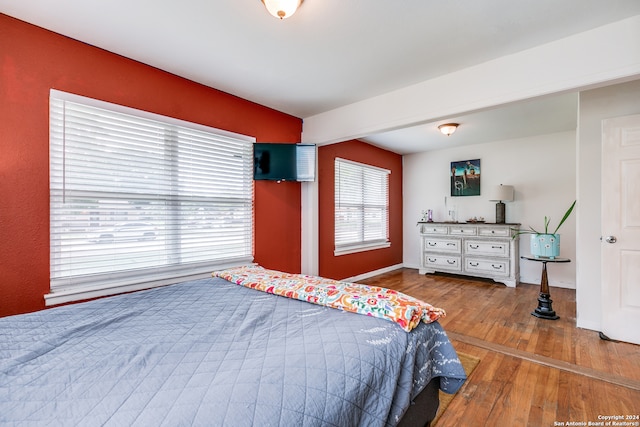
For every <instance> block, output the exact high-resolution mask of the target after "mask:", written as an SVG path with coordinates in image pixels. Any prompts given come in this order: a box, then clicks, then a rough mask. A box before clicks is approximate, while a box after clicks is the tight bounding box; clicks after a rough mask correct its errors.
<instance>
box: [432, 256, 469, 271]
mask: <svg viewBox="0 0 640 427" xmlns="http://www.w3.org/2000/svg"><path fill="white" fill-rule="evenodd" d="M460 261H461V258H460V257H459V256H449V255H434V254H425V256H424V266H425V267H427V268H433V269H436V270H450V271H462V263H461V262H460Z"/></svg>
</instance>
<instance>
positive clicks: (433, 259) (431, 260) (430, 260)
mask: <svg viewBox="0 0 640 427" xmlns="http://www.w3.org/2000/svg"><path fill="white" fill-rule="evenodd" d="M427 259H428V260H429V262H436V261H437V258H427Z"/></svg>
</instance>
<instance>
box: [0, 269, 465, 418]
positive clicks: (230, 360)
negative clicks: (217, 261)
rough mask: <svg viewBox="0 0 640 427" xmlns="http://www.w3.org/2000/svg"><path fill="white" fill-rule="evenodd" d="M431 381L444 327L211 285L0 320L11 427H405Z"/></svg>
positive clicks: (447, 385) (457, 382)
mask: <svg viewBox="0 0 640 427" xmlns="http://www.w3.org/2000/svg"><path fill="white" fill-rule="evenodd" d="M432 377H441V388H442V389H443V390H444V391H446V392H450V393H452V392H455V391H456V390H457V389H458V388H459V387H460V386H461V385H462V383H463V382H464V378H465V374H464V371H463V369H462V367H461V365H460V361H459V360H458V357H457V355H456V353H455V351H454V349H453V347H452V346H451V344H450V342H449V340H448V339H447V336H446V334H445V333H444V331H443V330H442V328H441V326H440V325H439V324H438V323H437V322H436V323H432V324H429V325H427V324H421V325H420V326H419V327H417V328H416V329H415V330H414V331H412V332H411V333H406V332H404V331H403V330H402V329H401V328H400V327H399V326H398V325H396V324H394V323H392V322H389V321H386V320H382V319H376V318H372V317H367V316H362V315H358V314H353V313H347V312H342V311H339V310H335V309H330V308H325V307H320V306H316V305H312V304H308V303H305V302H302V301H296V300H291V299H287V298H283V297H278V296H274V295H270V294H266V293H262V292H259V291H256V290H252V289H247V288H243V287H240V286H237V285H234V284H231V283H229V282H226V281H224V280H222V279H202V280H196V281H190V282H185V283H180V284H177V285H171V286H166V287H163V288H157V289H152V290H149V291H142V292H135V293H131V294H128V295H120V296H116V297H111V298H104V299H100V300H95V301H91V302H87V303H82V304H75V305H70V306H64V307H58V308H53V309H49V310H44V311H40V312H36V313H31V314H24V315H19V316H10V317H5V318H2V319H0V425H34V426H40V425H64V426H67V425H79V426H98V425H110V426H131V425H138V426H162V425H166V426H191V425H195V426H197V425H201V426H251V425H254V426H358V425H360V426H383V425H395V424H396V423H397V422H398V420H399V419H400V418H401V416H402V414H403V413H404V411H405V410H406V408H407V407H408V406H409V403H410V400H411V399H412V398H413V397H415V395H417V393H418V392H419V391H421V390H422V388H423V387H424V386H425V385H426V384H427V383H428V382H429V380H430V379H431V378H432Z"/></svg>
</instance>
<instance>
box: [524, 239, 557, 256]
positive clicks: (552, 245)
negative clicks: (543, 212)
mask: <svg viewBox="0 0 640 427" xmlns="http://www.w3.org/2000/svg"><path fill="white" fill-rule="evenodd" d="M531 255H532V256H534V257H536V258H551V259H554V258H555V257H557V256H560V235H559V234H532V235H531Z"/></svg>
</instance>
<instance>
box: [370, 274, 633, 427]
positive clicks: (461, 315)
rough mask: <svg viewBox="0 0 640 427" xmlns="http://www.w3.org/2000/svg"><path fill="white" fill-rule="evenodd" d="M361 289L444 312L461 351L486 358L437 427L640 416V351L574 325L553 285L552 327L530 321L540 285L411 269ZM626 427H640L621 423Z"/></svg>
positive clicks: (571, 300) (570, 303) (542, 425)
mask: <svg viewBox="0 0 640 427" xmlns="http://www.w3.org/2000/svg"><path fill="white" fill-rule="evenodd" d="M360 282H361V283H367V284H370V285H378V286H384V287H388V288H393V289H397V290H399V291H402V292H405V293H407V294H409V295H412V296H415V297H417V298H420V299H422V300H424V301H427V302H429V303H430V304H432V305H434V306H437V307H441V308H444V309H445V310H446V311H447V316H446V317H445V318H444V319H441V320H440V323H441V324H442V325H443V327H444V329H445V330H446V331H447V333H448V334H449V338H450V339H451V342H452V343H453V345H454V347H455V348H456V350H457V351H459V352H462V353H467V354H470V355H473V356H476V357H479V358H480V359H481V361H480V364H479V365H478V367H477V368H476V369H475V370H474V372H473V373H472V374H471V375H470V377H469V378H468V380H467V382H466V383H465V385H464V386H463V387H462V389H461V390H460V391H459V392H458V395H457V396H456V398H454V399H453V401H452V402H451V404H450V405H449V407H448V409H447V411H446V412H445V413H444V414H443V416H442V417H441V418H440V420H439V421H438V425H437V427H447V426H503V425H504V426H516V427H518V426H535V427H546V426H560V425H564V426H568V425H585V426H586V425H598V424H593V423H598V422H603V424H600V425H607V424H606V421H605V420H603V419H602V418H601V417H602V416H612V415H619V416H623V417H626V416H630V417H633V416H636V417H637V416H638V415H640V346H638V345H633V344H628V343H621V342H612V341H605V340H602V339H600V337H599V335H598V332H594V331H591V330H587V329H579V328H576V326H575V324H576V306H575V290H572V289H563V288H551V299H552V300H553V308H554V310H555V311H556V313H557V314H558V315H559V316H560V319H559V320H545V319H539V318H536V317H534V316H532V315H531V314H530V313H531V312H532V311H533V309H534V308H535V307H536V306H537V297H538V292H539V286H538V285H529V284H519V285H518V286H517V287H516V288H507V287H505V286H504V285H502V284H496V283H494V282H493V281H491V280H483V279H473V278H468V277H461V276H450V275H431V274H429V275H419V274H418V271H417V270H412V269H400V270H395V271H392V272H390V273H386V274H382V275H379V276H376V277H373V278H370V279H367V280H362V281H360ZM633 327H640V325H635V326H633ZM625 421H626V422H630V423H632V424H628V425H636V426H637V425H640V420H639V419H638V418H635V419H624V418H623V419H621V420H618V421H617V422H625ZM590 422H591V423H592V424H589V423H590ZM571 423H574V424H571ZM582 423H584V424H582ZM609 425H616V424H609ZM617 425H626V424H617Z"/></svg>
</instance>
